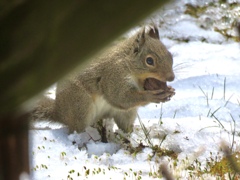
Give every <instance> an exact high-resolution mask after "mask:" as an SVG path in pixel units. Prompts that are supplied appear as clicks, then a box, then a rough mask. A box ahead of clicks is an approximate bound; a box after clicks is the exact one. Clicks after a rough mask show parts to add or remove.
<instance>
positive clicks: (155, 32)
mask: <svg viewBox="0 0 240 180" xmlns="http://www.w3.org/2000/svg"><path fill="white" fill-rule="evenodd" d="M148 35H149V36H150V37H152V38H154V39H160V37H159V32H158V28H157V27H156V25H153V26H152V27H151V28H150V30H149V32H148Z"/></svg>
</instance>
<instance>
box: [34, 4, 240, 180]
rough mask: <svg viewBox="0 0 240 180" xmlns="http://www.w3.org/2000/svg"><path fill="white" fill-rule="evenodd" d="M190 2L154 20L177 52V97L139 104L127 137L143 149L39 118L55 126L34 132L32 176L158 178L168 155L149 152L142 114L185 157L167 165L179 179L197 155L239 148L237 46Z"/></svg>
mask: <svg viewBox="0 0 240 180" xmlns="http://www.w3.org/2000/svg"><path fill="white" fill-rule="evenodd" d="M186 2H191V1H186V0H185V1H184V0H181V1H177V3H175V5H173V4H172V5H168V6H166V8H165V9H164V11H160V12H159V13H156V14H155V15H154V17H152V18H151V21H155V23H157V24H159V26H160V29H159V30H160V36H161V39H162V41H163V43H164V44H165V45H166V46H167V47H168V49H169V51H170V52H171V53H172V54H173V58H174V65H175V74H176V79H175V80H174V82H172V83H169V84H171V86H172V87H174V88H175V89H176V95H175V96H174V97H173V98H172V100H171V101H170V102H167V103H164V104H150V105H148V106H145V107H142V108H140V109H139V118H138V119H136V123H135V129H134V132H133V133H132V135H131V137H130V139H131V143H132V145H133V146H138V145H139V144H140V142H142V143H143V144H144V145H146V147H145V148H143V149H142V151H140V152H138V153H134V154H131V153H130V152H129V150H127V149H125V148H124V147H123V145H121V144H120V143H116V142H110V143H101V142H99V141H98V139H99V138H100V137H99V135H98V133H97V132H96V130H95V129H93V128H88V129H87V132H86V133H82V134H76V133H75V134H70V135H69V134H68V132H67V128H66V127H63V126H61V125H58V124H48V123H47V122H40V123H37V124H36V126H37V127H46V126H50V127H52V129H44V130H30V131H29V134H30V152H31V154H30V158H31V159H32V164H31V173H32V174H31V176H32V177H31V179H34V180H41V179H54V180H55V179H64V180H65V179H71V178H72V179H99V178H103V179H124V178H125V179H139V178H142V179H151V178H153V176H151V175H150V174H149V173H150V172H151V173H154V172H158V169H159V166H160V165H161V164H162V163H166V162H168V159H169V158H168V157H158V158H156V157H153V158H149V157H150V156H151V155H153V151H152V149H151V148H150V147H147V146H149V142H147V141H146V139H145V138H144V133H143V132H142V131H141V124H140V122H139V119H140V120H141V121H142V122H143V123H144V125H145V126H146V127H147V128H148V130H149V131H150V137H151V143H153V144H154V145H159V144H160V143H161V138H163V137H165V136H166V138H165V140H164V141H163V142H162V143H161V147H162V148H164V149H168V150H173V151H174V152H176V153H177V154H178V160H179V162H180V160H185V161H184V162H185V164H181V163H178V164H179V167H178V166H177V167H174V168H172V169H171V168H170V171H172V173H173V174H174V176H175V177H176V178H180V179H188V173H187V171H185V170H184V166H187V165H189V164H191V163H192V162H193V161H194V160H195V159H198V160H199V161H201V162H203V164H204V162H205V160H206V158H209V157H210V155H211V154H212V155H213V156H214V155H216V154H217V153H218V152H220V154H221V150H220V146H221V143H222V141H225V142H226V143H228V144H229V145H230V146H231V145H232V144H233V149H234V150H239V148H240V144H239V142H240V141H239V140H240V134H239V133H240V52H239V51H240V46H239V44H237V43H236V42H233V41H231V40H226V38H225V37H224V36H222V35H221V34H219V33H217V32H215V31H212V30H208V29H203V28H200V26H199V21H198V20H196V19H194V18H192V17H190V16H189V15H184V14H183V10H184V9H183V7H184V5H183V4H184V3H186ZM192 2H194V3H197V2H198V1H192ZM163 20H164V22H163ZM165 21H167V22H165ZM186 40H187V41H186ZM183 41H184V42H183ZM233 133H235V135H234V136H233ZM89 135H90V136H89ZM233 137H234V142H233ZM73 142H74V143H73ZM186 157H188V159H187V160H186ZM169 165H171V161H170V163H169Z"/></svg>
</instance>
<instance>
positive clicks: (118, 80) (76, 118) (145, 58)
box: [33, 25, 175, 133]
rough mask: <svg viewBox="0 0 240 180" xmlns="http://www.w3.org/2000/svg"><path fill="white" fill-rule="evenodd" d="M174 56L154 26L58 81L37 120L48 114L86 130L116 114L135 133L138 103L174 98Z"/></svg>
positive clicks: (75, 128)
mask: <svg viewBox="0 0 240 180" xmlns="http://www.w3.org/2000/svg"><path fill="white" fill-rule="evenodd" d="M172 66H173V58H172V55H171V54H170V52H169V51H168V50H167V48H166V47H165V46H164V45H163V44H162V42H161V41H160V38H159V32H158V29H157V27H156V26H155V25H152V26H148V27H143V28H141V30H140V31H138V32H137V33H136V34H135V35H133V36H132V37H130V38H127V39H126V40H123V41H122V42H120V43H118V44H117V45H115V46H113V47H112V48H110V49H109V50H107V51H106V52H104V53H103V54H102V55H100V56H99V57H97V58H95V59H94V61H93V62H92V63H91V64H90V65H89V66H87V67H86V68H85V69H84V70H83V71H81V72H76V73H74V74H73V75H71V77H68V78H65V79H63V80H61V81H60V82H58V84H57V89H56V98H55V100H54V99H50V98H47V97H44V98H43V99H42V100H40V102H39V103H38V104H37V107H36V108H35V109H34V112H33V118H34V119H49V120H52V121H57V122H61V123H63V124H65V125H67V126H68V128H69V131H70V132H73V131H77V132H79V133H80V132H83V131H84V130H85V128H86V127H87V126H90V125H93V124H94V123H96V122H97V121H98V120H100V119H108V118H113V119H114V121H115V123H116V124H117V126H118V128H120V129H122V130H123V131H124V132H132V130H133V124H134V121H135V119H136V116H137V109H138V107H139V106H144V105H147V104H149V103H160V102H166V101H169V100H170V98H171V97H172V96H173V95H174V94H175V89H174V88H172V87H171V86H166V82H167V81H173V80H174V78H175V75H174V72H173V69H172Z"/></svg>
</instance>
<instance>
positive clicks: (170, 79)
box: [166, 72, 175, 81]
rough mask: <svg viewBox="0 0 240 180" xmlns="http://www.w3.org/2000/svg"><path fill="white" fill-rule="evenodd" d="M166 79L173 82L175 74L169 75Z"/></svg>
mask: <svg viewBox="0 0 240 180" xmlns="http://www.w3.org/2000/svg"><path fill="white" fill-rule="evenodd" d="M166 77H167V78H166V80H167V81H173V80H174V79H175V75H174V73H173V72H171V73H168V74H167V76H166Z"/></svg>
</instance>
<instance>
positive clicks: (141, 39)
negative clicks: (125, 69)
mask: <svg viewBox="0 0 240 180" xmlns="http://www.w3.org/2000/svg"><path fill="white" fill-rule="evenodd" d="M135 41H136V45H135V48H134V53H138V52H139V50H140V49H141V47H142V46H143V44H144V43H145V27H144V28H143V29H142V31H141V32H139V34H138V36H137V38H136V40H135Z"/></svg>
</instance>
